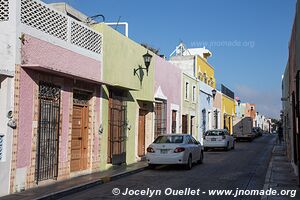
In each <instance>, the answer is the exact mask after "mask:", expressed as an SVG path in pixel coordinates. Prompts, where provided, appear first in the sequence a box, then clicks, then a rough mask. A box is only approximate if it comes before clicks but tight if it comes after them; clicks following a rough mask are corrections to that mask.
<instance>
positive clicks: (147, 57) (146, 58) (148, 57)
mask: <svg viewBox="0 0 300 200" xmlns="http://www.w3.org/2000/svg"><path fill="white" fill-rule="evenodd" d="M143 58H144V63H145V66H146V67H145V68H143V67H139V68H137V69H134V75H135V74H137V73H136V72H137V71H138V70H143V69H145V70H146V72H147V76H148V71H149V66H150V63H151V59H152V55H151V54H150V53H149V52H148V51H147V53H146V54H144V55H143Z"/></svg>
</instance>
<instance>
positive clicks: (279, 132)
mask: <svg viewBox="0 0 300 200" xmlns="http://www.w3.org/2000/svg"><path fill="white" fill-rule="evenodd" d="M282 139H283V129H282V126H281V123H280V124H279V127H278V140H279V144H281V142H282Z"/></svg>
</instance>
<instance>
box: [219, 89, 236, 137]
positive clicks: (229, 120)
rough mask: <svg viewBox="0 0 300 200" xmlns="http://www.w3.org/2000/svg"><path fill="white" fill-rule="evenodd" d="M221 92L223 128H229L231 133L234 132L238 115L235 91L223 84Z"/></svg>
mask: <svg viewBox="0 0 300 200" xmlns="http://www.w3.org/2000/svg"><path fill="white" fill-rule="evenodd" d="M221 92H222V114H223V128H224V129H227V130H228V131H229V133H230V134H233V121H234V118H235V116H236V110H235V109H236V103H235V99H234V93H233V92H232V91H231V90H230V89H229V88H227V87H226V86H224V85H223V84H222V85H221Z"/></svg>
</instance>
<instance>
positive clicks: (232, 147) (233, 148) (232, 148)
mask: <svg viewBox="0 0 300 200" xmlns="http://www.w3.org/2000/svg"><path fill="white" fill-rule="evenodd" d="M234 145H235V142H234V141H233V143H232V148H231V149H234Z"/></svg>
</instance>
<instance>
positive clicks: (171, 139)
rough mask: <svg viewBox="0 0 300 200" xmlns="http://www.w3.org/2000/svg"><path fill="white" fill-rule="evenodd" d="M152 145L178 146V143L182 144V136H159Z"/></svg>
mask: <svg viewBox="0 0 300 200" xmlns="http://www.w3.org/2000/svg"><path fill="white" fill-rule="evenodd" d="M153 143H155V144H165V143H175V144H180V143H183V136H177V135H172V136H159V137H158V138H156V140H155V141H154V142H153Z"/></svg>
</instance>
